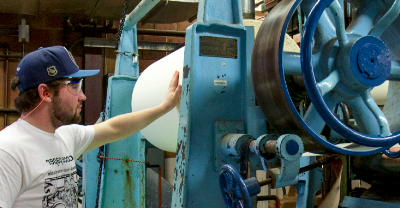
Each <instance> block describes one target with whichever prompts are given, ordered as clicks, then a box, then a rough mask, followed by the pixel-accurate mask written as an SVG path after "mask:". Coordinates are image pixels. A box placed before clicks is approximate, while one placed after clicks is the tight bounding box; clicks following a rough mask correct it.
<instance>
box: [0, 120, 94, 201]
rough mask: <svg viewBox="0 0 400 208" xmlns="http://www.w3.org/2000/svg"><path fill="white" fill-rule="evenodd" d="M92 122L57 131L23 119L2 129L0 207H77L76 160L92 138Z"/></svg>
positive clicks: (0, 143)
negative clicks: (40, 127) (48, 130)
mask: <svg viewBox="0 0 400 208" xmlns="http://www.w3.org/2000/svg"><path fill="white" fill-rule="evenodd" d="M93 137H94V129H93V127H91V126H81V125H68V126H62V127H60V128H58V129H57V130H56V132H55V133H54V134H51V133H48V132H45V131H42V130H40V129H38V128H36V127H34V126H32V125H30V124H29V123H28V122H26V121H24V120H19V122H17V123H16V124H15V125H12V126H9V127H7V128H5V129H4V130H2V131H0V207H2V208H26V207H29V208H48V207H57V208H59V207H63V208H64V207H68V208H69V207H71V208H77V207H78V200H77V197H78V195H77V194H78V176H77V172H76V166H75V160H76V159H77V158H78V157H79V156H80V155H81V154H82V153H83V151H84V150H85V149H86V147H87V146H88V145H89V144H90V143H91V142H92V140H93Z"/></svg>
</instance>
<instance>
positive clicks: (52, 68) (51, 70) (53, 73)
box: [47, 66, 58, 77]
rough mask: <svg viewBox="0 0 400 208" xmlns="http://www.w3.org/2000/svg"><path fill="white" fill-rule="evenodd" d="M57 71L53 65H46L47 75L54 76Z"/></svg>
mask: <svg viewBox="0 0 400 208" xmlns="http://www.w3.org/2000/svg"><path fill="white" fill-rule="evenodd" d="M57 73H58V71H57V69H56V67H55V66H50V67H47V74H48V75H49V76H51V77H54V76H56V75H57Z"/></svg>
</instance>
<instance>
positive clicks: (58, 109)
mask: <svg viewBox="0 0 400 208" xmlns="http://www.w3.org/2000/svg"><path fill="white" fill-rule="evenodd" d="M52 109H53V112H51V114H50V118H51V123H52V124H53V126H54V127H56V128H58V127H60V126H62V125H69V124H78V123H79V122H80V121H81V115H80V114H79V113H77V112H76V109H75V111H74V114H72V115H70V114H69V113H68V110H70V109H66V107H65V106H63V102H62V101H61V99H60V98H59V97H58V96H55V97H54V102H53V107H52Z"/></svg>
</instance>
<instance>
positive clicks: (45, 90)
mask: <svg viewBox="0 0 400 208" xmlns="http://www.w3.org/2000/svg"><path fill="white" fill-rule="evenodd" d="M38 93H39V97H40V99H42V100H43V101H44V102H51V94H50V89H49V87H48V86H47V85H46V84H40V85H39V86H38Z"/></svg>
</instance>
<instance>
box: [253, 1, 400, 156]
mask: <svg viewBox="0 0 400 208" xmlns="http://www.w3.org/2000/svg"><path fill="white" fill-rule="evenodd" d="M314 2H315V1H303V2H302V1H300V0H297V1H291V0H284V1H282V2H280V3H279V4H278V5H277V6H276V7H275V8H274V9H273V10H272V11H271V13H270V14H269V15H268V16H267V18H266V19H265V20H264V22H263V24H262V26H261V28H260V30H259V32H258V35H257V38H256V42H255V47H254V49H253V56H252V76H253V83H254V88H255V92H256V96H257V99H258V101H259V103H260V107H261V109H262V110H263V112H264V114H265V115H266V117H267V119H268V121H269V123H271V124H272V125H273V127H274V128H275V129H276V130H277V131H278V132H279V133H280V134H287V133H290V134H296V135H298V136H300V137H301V138H302V139H303V142H304V146H305V151H310V152H314V153H327V152H332V151H334V152H339V153H341V154H347V155H358V156H361V155H370V154H373V153H377V152H381V151H383V150H386V149H388V148H389V147H390V146H393V145H394V144H396V143H398V142H399V141H400V136H399V133H394V134H392V133H391V132H390V129H389V125H388V123H387V120H386V118H385V115H384V114H383V113H382V111H381V110H380V108H379V107H378V106H377V105H376V103H375V102H374V100H373V99H372V96H371V94H370V93H369V92H370V90H371V89H372V88H373V87H375V86H378V85H380V84H382V83H383V82H384V81H385V80H387V79H389V80H392V79H391V78H393V80H394V79H395V78H396V77H397V78H398V77H399V75H398V71H399V70H392V68H393V67H392V66H393V65H398V64H397V63H395V64H393V60H391V54H395V53H397V52H400V51H397V49H396V48H394V49H392V50H391V49H390V47H387V45H386V44H385V42H384V40H383V41H382V40H381V39H379V36H380V35H381V34H382V33H383V32H384V31H385V30H386V29H387V28H389V29H390V27H395V26H393V25H391V24H390V23H391V22H393V21H394V20H395V19H396V17H397V16H396V13H397V14H398V13H399V10H400V8H399V6H398V4H399V3H398V1H396V2H395V3H394V5H393V6H391V5H389V6H388V5H385V3H386V1H385V2H383V1H382V2H381V1H363V2H360V1H353V2H350V3H354V4H353V6H355V7H357V8H358V12H357V15H356V17H354V18H353V22H351V23H350V25H349V26H348V27H347V31H346V29H345V25H344V18H343V9H342V7H341V5H340V4H339V3H338V1H332V0H328V1H318V4H316V5H314ZM300 3H301V8H302V9H303V11H304V13H305V14H309V15H308V17H307V22H306V24H305V27H304V33H303V39H302V43H301V46H302V47H301V54H296V53H288V52H283V44H284V37H285V33H286V28H287V26H288V23H289V21H290V19H291V17H292V15H293V13H294V11H295V10H296V8H297V7H298V6H299V5H300ZM388 8H390V9H389V10H388ZM382 11H384V12H387V13H386V15H385V16H383V17H380V18H378V17H379V15H380V14H381V13H382ZM377 20H380V21H377ZM399 35H400V34H399ZM277 40H279V41H277ZM294 74H303V78H304V82H305V85H306V89H307V93H308V95H309V97H310V99H311V101H312V104H311V106H310V107H309V108H308V110H307V113H306V115H305V116H304V118H301V117H300V115H299V114H298V113H297V110H296V108H295V106H294V104H293V102H292V101H291V98H290V95H289V92H288V88H287V86H286V82H285V75H294ZM339 103H344V104H346V105H347V106H348V108H349V110H350V112H351V113H352V115H353V116H354V118H355V120H356V122H357V125H358V127H359V130H360V132H356V131H354V130H353V129H351V128H350V127H348V126H346V125H345V124H344V123H343V122H341V121H340V119H338V118H337V117H336V116H335V115H334V114H333V113H332V111H333V109H334V108H335V106H336V105H337V104H339ZM325 123H326V124H327V125H328V126H330V127H331V128H332V129H333V130H335V131H336V132H337V133H339V134H340V135H342V136H343V137H344V138H346V139H347V140H349V141H352V142H354V143H356V144H358V145H350V146H348V147H343V146H341V145H340V144H339V145H334V144H332V143H330V142H329V141H328V140H327V139H326V138H324V137H322V136H320V133H321V131H322V129H323V128H324V125H325ZM360 145H362V146H360Z"/></svg>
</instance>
